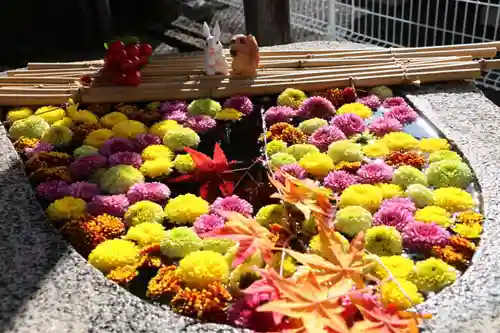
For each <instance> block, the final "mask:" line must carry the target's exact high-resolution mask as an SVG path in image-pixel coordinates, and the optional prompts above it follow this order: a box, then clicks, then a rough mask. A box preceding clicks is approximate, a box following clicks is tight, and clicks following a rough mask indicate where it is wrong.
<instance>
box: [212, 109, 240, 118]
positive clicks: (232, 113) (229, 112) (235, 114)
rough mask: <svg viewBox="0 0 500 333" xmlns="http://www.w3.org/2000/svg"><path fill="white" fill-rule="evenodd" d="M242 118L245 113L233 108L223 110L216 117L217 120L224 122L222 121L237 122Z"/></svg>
mask: <svg viewBox="0 0 500 333" xmlns="http://www.w3.org/2000/svg"><path fill="white" fill-rule="evenodd" d="M241 117H243V113H241V112H239V111H238V110H236V109H233V108H225V109H222V110H220V111H219V112H217V114H216V115H215V119H216V120H222V121H230V120H232V121H237V120H240V119H241Z"/></svg>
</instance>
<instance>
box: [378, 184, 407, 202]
mask: <svg viewBox="0 0 500 333" xmlns="http://www.w3.org/2000/svg"><path fill="white" fill-rule="evenodd" d="M375 186H377V187H378V188H379V189H380V190H381V191H382V197H383V198H384V199H391V198H400V197H402V196H403V195H404V192H403V189H402V188H401V187H400V186H398V185H396V184H387V183H379V184H375Z"/></svg>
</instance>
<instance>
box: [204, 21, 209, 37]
mask: <svg viewBox="0 0 500 333" xmlns="http://www.w3.org/2000/svg"><path fill="white" fill-rule="evenodd" d="M203 37H205V38H208V37H210V28H209V27H208V24H207V22H203Z"/></svg>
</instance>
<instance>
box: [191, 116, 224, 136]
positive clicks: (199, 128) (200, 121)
mask: <svg viewBox="0 0 500 333" xmlns="http://www.w3.org/2000/svg"><path fill="white" fill-rule="evenodd" d="M184 125H186V126H187V127H189V128H191V129H192V130H193V131H195V132H196V133H200V134H203V133H207V132H209V131H210V130H212V129H214V128H215V126H217V122H216V121H215V119H213V118H212V117H209V116H194V117H189V118H188V119H187V120H186V123H185V124H184Z"/></svg>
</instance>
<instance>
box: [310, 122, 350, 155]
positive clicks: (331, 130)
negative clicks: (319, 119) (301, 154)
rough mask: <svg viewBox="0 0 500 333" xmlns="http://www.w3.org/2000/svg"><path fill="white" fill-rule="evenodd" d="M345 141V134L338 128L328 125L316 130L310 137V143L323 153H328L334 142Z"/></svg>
mask: <svg viewBox="0 0 500 333" xmlns="http://www.w3.org/2000/svg"><path fill="white" fill-rule="evenodd" d="M345 139H346V136H345V134H344V132H342V131H341V130H340V129H339V128H338V127H337V126H333V125H328V126H323V127H320V128H318V129H317V130H315V131H314V132H313V134H311V136H310V137H309V143H310V144H312V145H315V146H316V147H318V149H319V150H321V151H326V150H328V146H329V145H330V144H331V143H332V142H335V141H339V140H345Z"/></svg>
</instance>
